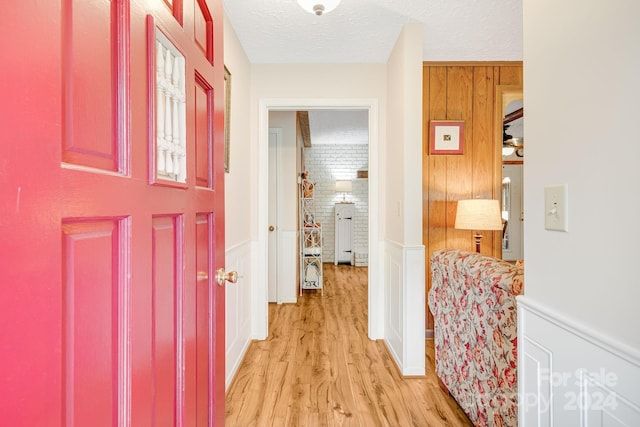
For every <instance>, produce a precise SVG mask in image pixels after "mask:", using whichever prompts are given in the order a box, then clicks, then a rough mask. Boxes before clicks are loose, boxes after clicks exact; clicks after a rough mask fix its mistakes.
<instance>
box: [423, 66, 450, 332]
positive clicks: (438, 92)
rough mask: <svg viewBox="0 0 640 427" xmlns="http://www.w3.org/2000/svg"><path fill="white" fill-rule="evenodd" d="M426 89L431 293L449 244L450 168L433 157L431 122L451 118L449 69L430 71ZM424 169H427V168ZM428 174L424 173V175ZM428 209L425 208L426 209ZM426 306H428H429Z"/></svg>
mask: <svg viewBox="0 0 640 427" xmlns="http://www.w3.org/2000/svg"><path fill="white" fill-rule="evenodd" d="M424 74H425V75H426V76H427V77H426V80H427V81H426V83H427V84H426V85H424V86H423V90H424V91H425V92H426V95H425V97H424V99H423V103H424V104H425V106H426V108H424V110H423V114H425V125H426V129H425V135H426V138H425V140H426V143H425V151H424V159H425V161H423V165H426V168H427V171H426V175H427V179H426V180H427V187H426V188H427V204H426V205H423V206H425V207H426V210H427V212H426V213H425V215H423V216H426V217H427V223H428V226H427V230H426V231H425V232H424V233H425V234H423V235H424V237H426V240H424V242H425V247H426V253H425V256H426V258H427V260H426V263H425V269H426V271H425V277H426V278H427V280H426V281H427V289H426V292H427V293H428V292H429V290H430V289H431V262H430V257H431V253H432V252H433V251H434V250H436V249H438V248H441V247H443V246H444V245H445V242H446V238H447V236H446V230H447V228H446V206H445V201H446V200H445V198H446V194H447V183H446V176H445V175H444V174H442V173H441V171H442V170H444V168H446V159H445V158H444V157H443V156H429V148H428V147H429V122H430V121H431V120H435V119H441V118H446V114H447V98H446V93H447V73H446V68H445V67H431V68H427V69H426V71H425V73H424ZM423 168H424V166H423ZM424 173H425V172H423V174H424ZM423 209H424V208H423ZM425 303H426V302H425ZM427 329H433V316H432V315H431V312H430V311H429V308H428V307H427Z"/></svg>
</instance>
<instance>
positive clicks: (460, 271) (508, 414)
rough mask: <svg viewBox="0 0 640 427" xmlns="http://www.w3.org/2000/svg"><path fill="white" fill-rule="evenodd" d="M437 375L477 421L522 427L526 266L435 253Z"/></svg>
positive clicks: (432, 301) (473, 255)
mask: <svg viewBox="0 0 640 427" xmlns="http://www.w3.org/2000/svg"><path fill="white" fill-rule="evenodd" d="M431 272H432V275H433V276H432V287H431V290H430V291H429V309H430V310H431V313H432V314H433V317H434V321H435V323H434V334H435V356H436V374H437V375H438V377H439V378H440V380H441V381H442V383H443V384H444V385H445V386H446V387H447V389H448V391H449V393H450V394H451V395H452V396H453V398H454V399H456V401H457V402H458V404H459V405H460V407H461V408H462V409H463V410H464V411H465V413H466V414H467V416H468V417H469V419H470V420H471V421H472V422H473V423H474V424H475V425H476V426H503V425H504V426H516V425H517V423H518V389H517V381H516V379H517V354H518V353H517V318H516V296H517V295H520V294H521V293H522V291H523V274H524V269H523V265H522V264H521V263H516V264H515V265H514V264H510V263H508V262H506V261H503V260H499V259H496V258H492V257H489V256H486V255H482V254H478V253H472V252H466V251H461V250H452V249H443V250H439V251H436V252H434V253H433V254H432V256H431Z"/></svg>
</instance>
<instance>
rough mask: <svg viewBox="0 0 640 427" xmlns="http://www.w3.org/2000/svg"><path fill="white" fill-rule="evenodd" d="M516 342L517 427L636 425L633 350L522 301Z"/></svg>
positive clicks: (637, 358)
mask: <svg viewBox="0 0 640 427" xmlns="http://www.w3.org/2000/svg"><path fill="white" fill-rule="evenodd" d="M594 315H596V314H595V313H594ZM620 327H621V328H629V327H634V328H637V327H638V325H620ZM518 342H519V344H518V399H519V414H518V415H519V422H518V425H519V426H523V427H532V426H536V427H544V426H554V425H555V426H581V427H587V426H588V427H596V426H598V427H599V426H602V427H614V426H616V427H618V426H628V427H631V426H640V352H639V351H638V350H637V349H633V348H630V347H628V346H626V345H624V344H622V343H619V342H613V341H612V340H610V339H609V338H608V337H606V336H603V335H601V334H599V333H597V332H595V331H592V330H589V329H587V328H585V327H584V325H581V324H579V323H577V322H575V321H573V320H571V319H567V318H566V317H564V316H563V315H562V314H561V313H558V312H555V311H553V310H550V309H549V308H547V307H545V306H543V305H541V304H540V303H538V302H536V301H535V300H532V299H531V298H527V297H526V296H520V297H518Z"/></svg>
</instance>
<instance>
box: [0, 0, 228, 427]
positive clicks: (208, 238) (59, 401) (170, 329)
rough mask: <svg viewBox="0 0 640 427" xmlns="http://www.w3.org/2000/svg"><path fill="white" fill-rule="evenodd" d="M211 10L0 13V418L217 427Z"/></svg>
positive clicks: (217, 50)
mask: <svg viewBox="0 0 640 427" xmlns="http://www.w3.org/2000/svg"><path fill="white" fill-rule="evenodd" d="M222 16H223V15H222V1H221V0H91V1H88V0H49V1H44V2H43V1H36V0H23V1H20V2H10V3H7V5H6V7H4V8H3V13H2V16H1V17H0V22H1V23H2V25H0V28H1V29H0V34H1V35H2V40H4V41H5V43H3V44H4V45H5V46H4V47H3V49H1V50H0V51H1V53H0V63H1V64H2V68H3V71H2V73H1V76H2V78H1V79H0V81H1V83H0V85H1V87H2V93H3V95H4V96H3V102H2V104H1V106H0V123H1V126H0V147H1V148H2V150H1V151H2V155H1V156H0V196H1V197H0V203H1V205H0V206H1V207H0V233H1V236H2V240H1V241H0V251H1V252H0V253H1V256H0V419H1V421H0V424H2V425H7V426H77V427H82V426H91V427H94V426H135V427H138V426H182V425H185V426H222V425H223V424H224V345H225V340H224V287H222V286H219V285H217V284H216V280H215V272H216V270H217V269H218V268H220V267H224V189H223V184H224V179H223V178H224V175H223V174H224V172H223V171H224V165H223V162H224V147H223V146H224V144H223V138H224V136H223V135H224V130H223V122H224V121H223V111H224V109H223V108H222V104H223V93H224V90H223V85H224V82H223V79H224V66H223V57H222V48H223V47H222V46H223V44H222Z"/></svg>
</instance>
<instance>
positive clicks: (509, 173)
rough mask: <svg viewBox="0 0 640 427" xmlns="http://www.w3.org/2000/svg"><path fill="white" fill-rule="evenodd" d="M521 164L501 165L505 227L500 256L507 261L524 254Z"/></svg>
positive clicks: (521, 257) (520, 257)
mask: <svg viewBox="0 0 640 427" xmlns="http://www.w3.org/2000/svg"><path fill="white" fill-rule="evenodd" d="M522 167H523V165H522V164H506V165H503V166H502V180H503V193H505V192H506V194H503V202H504V203H503V206H504V211H503V213H502V215H503V218H504V217H506V219H507V229H506V231H505V235H504V237H503V240H502V258H503V259H505V260H507V261H515V260H518V259H523V256H524V240H523V238H522V237H523V229H524V210H523V203H522V201H523V197H522V192H523V185H522Z"/></svg>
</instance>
